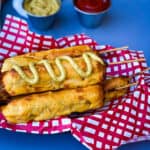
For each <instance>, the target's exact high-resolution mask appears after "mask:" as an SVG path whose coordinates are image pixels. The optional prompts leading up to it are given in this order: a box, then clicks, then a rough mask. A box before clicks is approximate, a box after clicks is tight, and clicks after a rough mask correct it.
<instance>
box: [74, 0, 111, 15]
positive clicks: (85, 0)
mask: <svg viewBox="0 0 150 150" xmlns="http://www.w3.org/2000/svg"><path fill="white" fill-rule="evenodd" d="M74 4H75V6H76V7H77V8H78V9H80V10H82V11H85V12H89V13H97V12H101V11H104V10H106V9H108V8H109V6H110V0H74Z"/></svg>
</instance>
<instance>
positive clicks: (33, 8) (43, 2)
mask: <svg viewBox="0 0 150 150" xmlns="http://www.w3.org/2000/svg"><path fill="white" fill-rule="evenodd" d="M22 7H23V9H24V11H25V12H26V14H27V16H28V19H29V21H30V22H31V24H32V25H33V26H34V27H35V28H37V29H39V30H47V29H49V28H50V27H51V26H52V25H53V23H54V20H55V18H56V15H57V13H58V12H59V10H60V8H61V0H24V1H23V3H22Z"/></svg>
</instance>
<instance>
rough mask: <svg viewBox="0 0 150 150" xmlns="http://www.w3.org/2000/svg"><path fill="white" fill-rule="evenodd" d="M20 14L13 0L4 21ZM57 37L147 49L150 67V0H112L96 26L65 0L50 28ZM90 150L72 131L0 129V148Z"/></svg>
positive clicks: (135, 146)
mask: <svg viewBox="0 0 150 150" xmlns="http://www.w3.org/2000/svg"><path fill="white" fill-rule="evenodd" d="M7 13H9V14H13V15H15V16H19V14H17V12H16V11H15V10H14V9H13V8H12V0H7V2H6V3H5V5H4V7H3V10H2V14H1V19H2V20H1V21H2V22H3V21H4V17H5V15H6V14H7ZM30 29H31V30H32V31H36V32H38V33H40V34H49V35H52V36H54V37H55V38H58V37H61V36H66V35H71V34H75V33H86V34H87V35H89V36H90V37H92V38H94V39H95V40H96V41H97V42H98V43H100V44H110V45H113V46H116V47H119V46H124V45H128V46H129V47H130V49H137V50H143V51H144V53H145V57H146V59H147V62H148V65H149V66H150V53H149V49H150V0H130V1H129V0H112V6H111V8H110V10H109V12H108V14H107V15H106V16H105V18H104V20H103V21H102V24H101V25H100V26H99V27H98V28H96V29H87V28H84V27H83V26H81V25H80V23H79V21H78V18H77V16H76V13H75V11H74V9H73V5H72V1H71V0H63V3H62V8H61V11H60V13H59V14H58V16H57V20H56V21H55V24H54V26H53V27H52V28H51V29H50V30H48V31H46V32H41V31H37V30H35V29H34V28H32V26H31V25H30ZM1 149H2V150H10V149H11V150H33V149H36V150H41V149H44V150H51V149H52V150H60V149H61V150H77V149H78V150H86V148H85V147H84V146H82V145H81V144H80V143H79V142H78V141H77V140H75V139H74V138H73V137H72V135H71V134H70V133H63V134H57V135H31V134H24V133H14V132H10V131H6V130H3V129H0V150H1ZM119 149H120V150H130V149H136V150H142V149H144V150H145V149H150V141H145V142H140V143H134V144H129V145H124V146H122V147H121V148H119Z"/></svg>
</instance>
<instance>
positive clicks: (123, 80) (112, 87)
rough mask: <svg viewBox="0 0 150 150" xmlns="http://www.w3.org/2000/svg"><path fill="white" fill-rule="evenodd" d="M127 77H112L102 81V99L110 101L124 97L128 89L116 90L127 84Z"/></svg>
mask: <svg viewBox="0 0 150 150" xmlns="http://www.w3.org/2000/svg"><path fill="white" fill-rule="evenodd" d="M129 80H130V78H129V77H125V76H121V77H113V78H111V79H107V80H105V81H104V86H103V87H104V99H105V101H111V100H114V99H117V98H119V97H121V96H123V95H125V94H126V93H127V91H128V88H122V89H117V88H119V87H123V86H126V85H128V84H129Z"/></svg>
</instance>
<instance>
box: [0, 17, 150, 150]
mask: <svg viewBox="0 0 150 150" xmlns="http://www.w3.org/2000/svg"><path fill="white" fill-rule="evenodd" d="M82 44H87V45H90V46H91V47H92V48H93V49H96V50H104V51H105V50H108V49H110V48H111V46H108V45H107V46H103V45H98V44H97V43H96V42H95V41H94V40H92V39H91V38H90V37H88V36H86V35H84V34H79V35H78V34H77V35H73V36H69V37H62V38H59V39H56V40H55V39H54V38H53V37H51V36H41V35H38V34H35V33H33V32H31V31H29V30H28V25H27V23H26V22H25V21H23V20H21V19H19V18H16V17H13V16H11V15H8V16H7V17H6V21H5V23H4V26H3V29H2V31H1V33H0V61H1V63H2V62H3V60H4V59H5V58H7V57H11V56H14V55H19V54H22V53H26V52H31V51H38V50H41V49H50V48H56V47H59V48H60V47H68V46H74V45H82ZM102 57H103V59H104V60H105V61H106V62H107V63H108V64H109V63H110V62H118V61H124V60H132V59H137V58H144V54H143V52H142V51H131V50H120V51H116V52H110V53H104V54H103V55H102ZM146 67H147V65H146V62H144V61H143V62H132V63H125V64H117V65H108V67H107V75H113V76H121V75H126V76H131V75H133V74H136V73H138V72H141V71H142V70H144V69H145V68H146ZM133 82H138V85H137V86H136V87H134V88H131V89H130V91H129V93H128V94H127V95H125V96H124V97H122V98H119V99H118V100H115V101H113V102H107V103H106V104H105V106H104V107H103V108H101V109H100V110H97V111H96V112H93V113H91V114H90V113H89V114H86V115H85V116H83V117H79V118H74V119H71V118H69V117H61V118H57V119H52V120H48V121H40V122H29V123H22V124H16V125H13V124H9V123H7V121H6V120H5V118H4V117H3V116H2V114H0V127H1V128H5V129H8V130H13V131H20V132H28V133H37V134H53V133H61V132H65V131H71V133H72V135H73V136H74V137H75V138H76V139H78V140H79V141H80V142H81V143H82V144H84V145H85V146H86V147H87V148H89V149H93V150H96V149H102V150H104V149H115V148H117V147H118V146H120V145H121V144H125V143H128V142H133V141H138V140H143V139H150V74H149V73H143V74H142V75H139V76H136V77H135V78H133Z"/></svg>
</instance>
